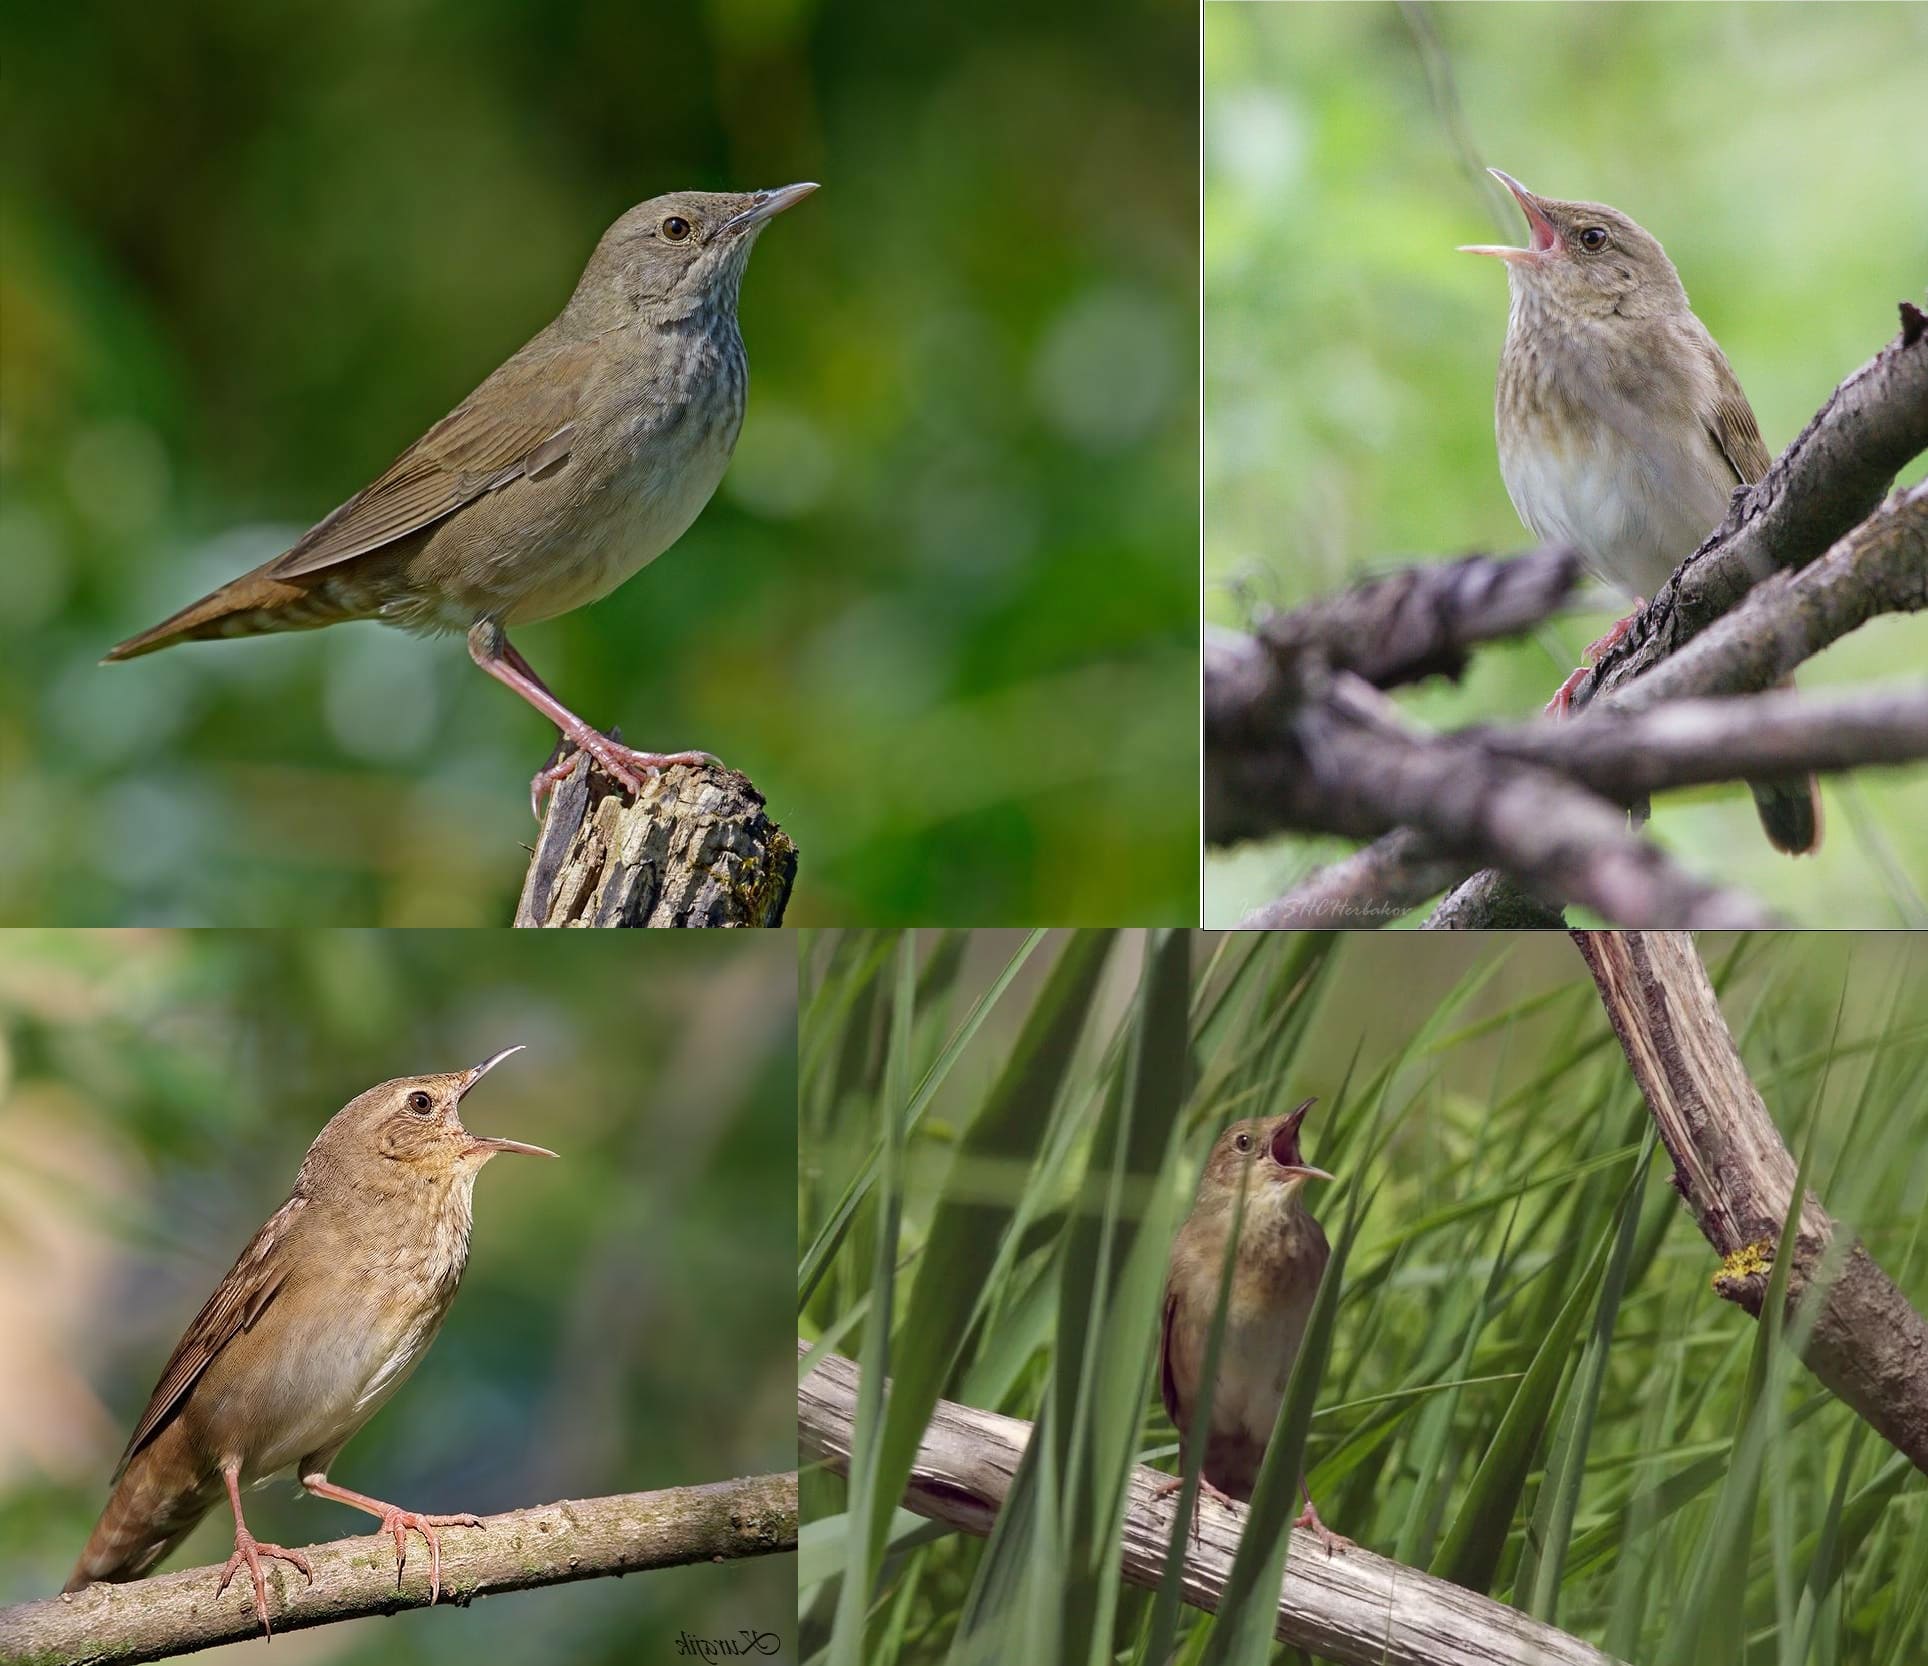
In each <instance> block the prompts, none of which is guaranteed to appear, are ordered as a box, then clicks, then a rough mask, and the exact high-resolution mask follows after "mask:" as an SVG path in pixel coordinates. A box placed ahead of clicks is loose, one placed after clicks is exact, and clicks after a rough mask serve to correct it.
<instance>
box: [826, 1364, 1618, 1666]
mask: <svg viewBox="0 0 1928 1666" xmlns="http://www.w3.org/2000/svg"><path fill="white" fill-rule="evenodd" d="M797 1351H798V1352H799V1353H800V1354H801V1353H803V1352H804V1351H806V1348H805V1344H803V1343H801V1342H799V1343H798V1345H797ZM857 1383H858V1370H857V1367H856V1365H855V1364H854V1363H853V1362H852V1361H850V1360H848V1359H845V1358H843V1357H842V1356H840V1355H837V1354H827V1355H825V1356H824V1358H823V1359H821V1360H820V1361H819V1362H818V1364H817V1366H816V1368H815V1369H814V1370H812V1371H811V1373H810V1375H809V1376H807V1377H805V1378H804V1379H803V1381H802V1382H801V1383H800V1384H799V1385H798V1387H797V1440H798V1445H799V1449H800V1450H801V1452H802V1453H803V1454H804V1455H805V1456H806V1457H807V1458H811V1459H820V1460H821V1461H823V1462H824V1463H825V1464H827V1465H828V1466H829V1467H830V1468H831V1469H833V1470H835V1471H836V1472H837V1473H838V1474H840V1475H848V1474H849V1465H850V1443H851V1437H852V1433H853V1430H854V1428H855V1424H856V1416H857ZM1031 1429H1032V1425H1031V1424H1029V1423H1027V1422H1025V1421H1024V1420H1023V1419H1022V1418H1016V1417H1002V1416H999V1415H998V1414H997V1413H996V1412H987V1411H978V1410H976V1409H975V1408H973V1407H971V1406H962V1405H958V1404H957V1403H956V1402H955V1401H951V1400H939V1401H938V1402H937V1410H936V1412H935V1413H934V1414H933V1416H932V1418H931V1421H930V1424H929V1426H928V1427H927V1428H926V1429H925V1431H924V1435H923V1439H922V1440H921V1441H920V1443H919V1445H918V1449H917V1457H916V1459H915V1461H914V1463H913V1464H912V1467H911V1476H910V1484H909V1486H908V1487H907V1488H906V1490H905V1493H904V1507H905V1508H906V1509H908V1510H913V1511H915V1512H916V1513H917V1514H918V1515H920V1516H927V1517H929V1518H930V1519H931V1520H933V1521H942V1522H948V1523H950V1525H952V1526H953V1527H957V1528H961V1529H962V1530H963V1531H964V1532H967V1533H974V1534H977V1535H979V1536H980V1537H982V1536H984V1535H987V1534H989V1532H990V1531H991V1524H992V1523H993V1522H994V1521H995V1520H996V1518H997V1513H998V1511H999V1510H1000V1509H1001V1508H1002V1507H1003V1504H1004V1500H1005V1497H1006V1495H1007V1494H1008V1493H1009V1492H1010V1489H1011V1482H1012V1479H1013V1477H1014V1476H1015V1475H1016V1473H1017V1467H1018V1460H1019V1459H1020V1458H1021V1457H1022V1456H1023V1454H1024V1448H1025V1445H1026V1444H1027V1443H1028V1442H1029V1440H1030V1439H1031ZM1161 1479H1164V1477H1161V1476H1160V1475H1159V1474H1158V1473H1157V1471H1155V1470H1151V1469H1146V1468H1143V1467H1142V1466H1141V1467H1140V1468H1139V1469H1137V1470H1136V1471H1135V1472H1134V1473H1133V1476H1132V1481H1131V1497H1130V1502H1129V1503H1128V1505H1127V1506H1126V1513H1125V1534H1124V1551H1123V1560H1122V1567H1123V1571H1124V1577H1125V1578H1126V1579H1127V1580H1129V1581H1130V1582H1131V1583H1132V1584H1134V1585H1138V1586H1142V1587H1144V1588H1145V1589H1147V1590H1153V1589H1156V1588H1157V1586H1158V1583H1159V1581H1160V1580H1161V1579H1162V1578H1163V1577H1164V1572H1165V1557H1166V1553H1167V1551H1168V1550H1169V1548H1170V1543H1171V1530H1172V1512H1173V1509H1174V1506H1175V1504H1176V1500H1175V1499H1171V1498H1166V1499H1157V1498H1154V1496H1153V1489H1154V1488H1156V1486H1157V1485H1158V1483H1159V1481H1160V1480H1161ZM1196 1526H1197V1537H1196V1538H1194V1539H1193V1540H1192V1541H1191V1548H1190V1550H1189V1551H1188V1553H1187V1555H1186V1557H1185V1566H1184V1569H1183V1571H1182V1573H1181V1576H1180V1580H1181V1583H1180V1594H1181V1596H1182V1597H1183V1599H1184V1601H1186V1602H1187V1603H1189V1604H1191V1605H1192V1606H1193V1607H1194V1608H1203V1609H1207V1610H1210V1611H1212V1612H1216V1611H1217V1608H1218V1604H1219V1601H1220V1599H1221V1598H1222V1596H1223V1594H1224V1591H1225V1583H1226V1580H1227V1579H1228V1578H1229V1577H1230V1575H1231V1571H1232V1558H1233V1557H1234V1555H1235V1554H1236V1553H1237V1550H1238V1540H1239V1534H1240V1533H1241V1532H1242V1531H1243V1529H1244V1526H1245V1511H1244V1509H1243V1508H1242V1507H1241V1508H1237V1509H1228V1508H1226V1507H1225V1506H1223V1505H1221V1504H1218V1503H1217V1502H1215V1501H1213V1500H1211V1499H1209V1498H1201V1500H1200V1501H1199V1513H1198V1516H1197V1518H1196ZM1273 1635H1274V1636H1275V1637H1277V1638H1278V1640H1279V1641H1280V1642H1282V1643H1292V1644H1295V1645H1297V1646H1298V1647H1299V1648H1302V1649H1306V1650H1308V1651H1309V1652H1311V1653H1313V1654H1316V1655H1318V1656H1319V1657H1320V1658H1321V1659H1322V1660H1330V1661H1334V1662H1337V1663H1338V1666H1614V1663H1613V1662H1612V1661H1611V1659H1610V1657H1609V1656H1607V1655H1604V1654H1602V1653H1601V1652H1600V1651H1599V1650H1598V1649H1595V1648H1593V1647H1592V1646H1591V1645H1590V1644H1587V1643H1584V1642H1582V1641H1581V1640H1580V1639H1579V1638H1577V1637H1574V1636H1571V1635H1570V1634H1569V1633H1567V1632H1564V1631H1559V1630H1556V1629H1555V1628H1554V1627H1552V1626H1549V1625H1544V1624H1542V1623H1541V1622H1540V1621H1538V1620H1533V1619H1529V1618H1528V1617H1527V1616H1526V1615H1524V1614H1522V1613H1520V1612H1519V1610H1518V1609H1514V1608H1508V1607H1507V1606H1506V1605H1505V1604H1504V1603H1498V1602H1494V1601H1493V1600H1492V1599H1491V1598H1488V1597H1483V1596H1479V1595H1477V1594H1476V1593H1474V1592H1472V1591H1468V1590H1465V1589H1463V1588H1462V1587H1460V1586H1458V1585H1453V1584H1450V1583H1448V1582H1447V1581H1446V1580H1443V1579H1435V1578H1434V1577H1433V1576H1432V1575H1431V1574H1428V1573H1424V1572H1422V1571H1420V1570H1419V1569H1418V1568H1409V1567H1406V1566H1405V1565H1404V1564H1402V1563H1399V1562H1392V1561H1388V1560H1387V1559H1386V1558H1384V1557H1382V1556H1375V1555H1374V1554H1373V1553H1372V1552H1371V1551H1369V1550H1364V1549H1361V1548H1359V1547H1357V1546H1354V1547H1353V1548H1352V1549H1349V1550H1347V1551H1345V1552H1344V1553H1343V1554H1341V1555H1338V1556H1327V1555H1326V1554H1325V1553H1324V1552H1323V1551H1321V1550H1319V1549H1318V1548H1317V1547H1316V1546H1314V1545H1311V1544H1309V1543H1308V1542H1307V1537H1306V1535H1303V1534H1301V1535H1295V1536H1294V1538H1293V1540H1292V1545H1291V1549H1290V1551H1289V1552H1288V1554H1287V1559H1286V1566H1285V1583H1284V1587H1283V1589H1282V1590H1281V1592H1280V1594H1279V1599H1278V1617H1277V1620H1276V1621H1275V1623H1274V1626H1273Z"/></svg>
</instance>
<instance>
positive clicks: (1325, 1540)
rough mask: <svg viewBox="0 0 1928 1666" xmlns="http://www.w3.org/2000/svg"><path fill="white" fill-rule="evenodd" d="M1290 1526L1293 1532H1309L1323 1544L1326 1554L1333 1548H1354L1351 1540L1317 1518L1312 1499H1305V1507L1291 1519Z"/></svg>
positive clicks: (1317, 1514)
mask: <svg viewBox="0 0 1928 1666" xmlns="http://www.w3.org/2000/svg"><path fill="white" fill-rule="evenodd" d="M1292 1528H1293V1531H1294V1532H1298V1533H1306V1532H1309V1533H1311V1534H1312V1536H1313V1537H1314V1538H1316V1539H1317V1540H1318V1541H1319V1543H1320V1544H1322V1545H1324V1546H1325V1553H1326V1555H1328V1556H1330V1555H1331V1554H1332V1553H1333V1552H1334V1551H1335V1550H1351V1549H1353V1548H1354V1546H1353V1542H1352V1540H1350V1539H1348V1538H1347V1537H1346V1536H1345V1535H1344V1534H1343V1533H1335V1532H1333V1531H1332V1529H1331V1528H1330V1527H1328V1526H1326V1524H1325V1523H1324V1522H1322V1521H1321V1520H1320V1519H1319V1512H1318V1511H1317V1510H1315V1509H1313V1507H1312V1500H1311V1499H1309V1498H1308V1499H1307V1500H1306V1503H1305V1508H1304V1509H1303V1510H1301V1511H1300V1512H1299V1514H1298V1517H1297V1519H1296V1520H1294V1521H1293V1523H1292Z"/></svg>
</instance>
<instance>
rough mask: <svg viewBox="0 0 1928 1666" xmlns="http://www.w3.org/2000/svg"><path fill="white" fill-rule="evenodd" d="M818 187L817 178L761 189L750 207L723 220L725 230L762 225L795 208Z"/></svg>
mask: <svg viewBox="0 0 1928 1666" xmlns="http://www.w3.org/2000/svg"><path fill="white" fill-rule="evenodd" d="M816 188H817V185H816V181H815V180H804V181H802V182H801V183H800V184H796V185H779V186H778V187H777V188H776V189H775V190H774V191H759V192H757V193H756V196H755V199H754V200H753V201H752V202H751V204H750V206H749V207H748V208H746V209H744V210H743V211H742V213H740V214H732V215H731V216H730V217H729V219H727V220H725V221H724V222H723V230H724V231H748V230H749V229H750V228H751V227H752V226H760V225H762V224H763V222H764V221H765V220H772V219H775V218H776V216H777V215H779V214H781V213H782V212H783V211H784V210H785V209H786V208H795V207H796V205H797V204H798V203H800V202H802V201H803V199H804V198H805V197H807V196H809V195H810V193H811V192H812V191H814V190H816Z"/></svg>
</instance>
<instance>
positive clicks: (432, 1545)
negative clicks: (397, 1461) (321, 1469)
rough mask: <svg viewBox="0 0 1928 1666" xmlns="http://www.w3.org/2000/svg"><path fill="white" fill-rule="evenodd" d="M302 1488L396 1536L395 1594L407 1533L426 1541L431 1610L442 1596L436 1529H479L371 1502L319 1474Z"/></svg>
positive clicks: (462, 1520)
mask: <svg viewBox="0 0 1928 1666" xmlns="http://www.w3.org/2000/svg"><path fill="white" fill-rule="evenodd" d="M301 1484H302V1485H303V1486H304V1487H306V1488H307V1489H308V1490H309V1491H310V1492H311V1493H313V1494H314V1495H315V1496H316V1497H317V1498H332V1499H334V1500H335V1501H336V1502H337V1503H338V1504H352V1505H353V1506H354V1507H355V1508H356V1509H357V1510H366V1511H367V1512H368V1513H369V1514H370V1515H371V1516H380V1517H381V1518H382V1524H381V1526H380V1527H378V1528H376V1529H375V1531H376V1532H377V1533H393V1534H394V1535H395V1589H396V1590H398V1591H399V1590H400V1589H401V1588H402V1568H403V1567H404V1565H406V1563H407V1561H408V1530H409V1529H410V1528H411V1527H412V1528H414V1530H415V1531H416V1532H417V1533H419V1534H421V1535H422V1537H423V1538H424V1539H426V1540H427V1541H428V1604H429V1607H431V1608H433V1607H434V1606H435V1601H436V1598H438V1597H439V1596H441V1594H442V1541H441V1539H440V1538H439V1537H438V1536H437V1534H436V1531H435V1529H436V1528H438V1527H480V1526H481V1525H482V1523H481V1522H480V1521H479V1520H478V1519H477V1518H476V1517H474V1516H424V1515H418V1514H417V1513H416V1512H415V1511H413V1510H404V1509H401V1508H400V1507H399V1506H397V1505H394V1504H384V1503H383V1502H382V1501H381V1500H380V1499H379V1498H370V1497H369V1496H368V1495H367V1494H366V1493H361V1492H352V1491H350V1490H349V1489H348V1488H347V1487H338V1486H336V1485H335V1483H334V1482H333V1481H331V1480H329V1479H328V1477H327V1476H325V1475H322V1474H314V1475H304V1476H302V1478H301Z"/></svg>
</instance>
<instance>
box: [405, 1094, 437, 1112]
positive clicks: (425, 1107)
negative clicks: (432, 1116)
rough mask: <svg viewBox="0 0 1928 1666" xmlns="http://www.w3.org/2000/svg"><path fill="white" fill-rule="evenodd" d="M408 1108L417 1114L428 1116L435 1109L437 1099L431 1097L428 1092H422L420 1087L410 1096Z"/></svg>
mask: <svg viewBox="0 0 1928 1666" xmlns="http://www.w3.org/2000/svg"><path fill="white" fill-rule="evenodd" d="M408 1108H409V1109H410V1110H411V1111H413V1112H414V1113H415V1114H416V1115H417V1116H427V1115H428V1113H429V1112H430V1111H432V1110H434V1109H435V1101H434V1100H433V1099H431V1098H429V1096H428V1095H427V1094H426V1093H424V1092H422V1090H421V1089H420V1088H417V1089H416V1090H415V1092H413V1093H411V1094H410V1095H409V1096H408Z"/></svg>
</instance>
